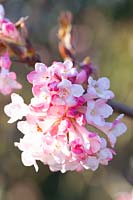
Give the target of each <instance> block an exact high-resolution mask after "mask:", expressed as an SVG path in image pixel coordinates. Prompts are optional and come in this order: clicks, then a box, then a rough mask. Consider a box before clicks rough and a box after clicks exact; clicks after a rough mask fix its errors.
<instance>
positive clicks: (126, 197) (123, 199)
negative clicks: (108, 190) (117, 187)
mask: <svg viewBox="0 0 133 200" xmlns="http://www.w3.org/2000/svg"><path fill="white" fill-rule="evenodd" d="M132 199H133V191H131V192H121V193H119V194H118V195H117V197H116V200H132Z"/></svg>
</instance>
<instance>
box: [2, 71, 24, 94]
mask: <svg viewBox="0 0 133 200" xmlns="http://www.w3.org/2000/svg"><path fill="white" fill-rule="evenodd" d="M21 87H22V86H21V84H20V83H18V82H17V81H16V74H15V72H9V71H8V70H6V69H4V68H2V69H1V72H0V92H1V93H2V94H4V95H7V94H10V93H11V92H12V91H13V90H14V89H21Z"/></svg>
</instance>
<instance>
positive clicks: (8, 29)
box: [0, 4, 22, 95]
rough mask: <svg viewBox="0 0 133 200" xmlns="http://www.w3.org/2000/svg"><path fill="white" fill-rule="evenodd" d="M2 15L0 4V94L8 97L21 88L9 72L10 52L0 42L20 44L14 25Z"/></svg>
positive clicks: (14, 75)
mask: <svg viewBox="0 0 133 200" xmlns="http://www.w3.org/2000/svg"><path fill="white" fill-rule="evenodd" d="M4 15H5V11H4V8H3V6H2V5H1V4H0V38H1V45H4V48H5V49H4V51H3V52H0V93H2V94H4V95H8V94H10V93H11V92H12V91H13V90H14V89H20V88H21V87H22V86H21V84H20V83H18V82H17V81H16V73H15V72H10V67H11V60H10V53H9V51H10V50H9V49H8V47H6V45H5V43H2V42H3V41H8V42H20V35H19V32H18V30H17V29H16V27H15V25H14V24H13V23H12V22H10V20H9V19H7V18H4Z"/></svg>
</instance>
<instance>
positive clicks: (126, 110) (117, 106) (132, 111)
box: [108, 100, 133, 118]
mask: <svg viewBox="0 0 133 200" xmlns="http://www.w3.org/2000/svg"><path fill="white" fill-rule="evenodd" d="M108 104H109V105H110V106H111V107H112V108H113V109H114V110H115V112H118V113H123V114H125V115H126V116H127V117H130V118H133V107H129V106H127V105H125V104H123V103H120V102H118V101H114V100H109V101H108Z"/></svg>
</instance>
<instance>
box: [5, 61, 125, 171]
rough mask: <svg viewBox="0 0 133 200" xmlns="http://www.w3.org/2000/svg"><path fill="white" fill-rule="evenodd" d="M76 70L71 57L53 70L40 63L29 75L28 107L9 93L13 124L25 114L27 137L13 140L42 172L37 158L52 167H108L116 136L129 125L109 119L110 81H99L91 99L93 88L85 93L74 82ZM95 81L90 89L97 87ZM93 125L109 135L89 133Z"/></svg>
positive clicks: (25, 160) (22, 123) (27, 160)
mask: <svg viewBox="0 0 133 200" xmlns="http://www.w3.org/2000/svg"><path fill="white" fill-rule="evenodd" d="M77 73H78V72H77V71H76V70H75V69H73V65H72V62H71V61H65V62H64V63H61V62H54V63H53V64H52V65H51V66H50V67H49V68H48V67H46V66H45V65H44V64H43V63H37V64H36V65H35V70H34V71H33V72H30V74H29V75H28V76H27V78H28V81H29V82H30V83H32V84H33V87H32V92H33V98H32V99H31V101H30V103H29V104H28V105H26V104H25V103H24V100H23V99H22V97H20V96H19V95H17V94H12V95H11V98H12V103H10V104H9V105H6V106H5V113H6V114H7V115H8V116H9V117H10V120H9V123H12V122H14V121H16V120H18V119H19V120H21V119H22V118H23V116H24V117H25V120H24V121H19V122H18V123H17V128H18V130H19V131H20V132H22V133H23V137H22V138H21V139H20V141H19V142H15V146H17V147H18V148H19V149H20V151H21V152H22V154H21V159H22V162H23V164H24V165H25V166H32V165H33V166H34V167H35V170H36V171H38V164H37V162H38V161H41V162H42V163H44V164H45V165H48V166H49V168H50V170H51V171H61V172H62V173H64V172H66V171H68V170H70V171H73V170H76V171H81V170H84V169H90V170H93V171H95V170H96V169H97V168H98V167H99V165H100V164H102V165H108V162H109V161H110V160H111V159H112V158H113V156H114V155H115V151H114V149H113V147H114V144H115V142H114V140H113V139H112V138H115V140H116V139H117V137H118V136H119V135H121V134H123V133H124V132H125V131H126V126H125V124H124V123H122V122H121V118H122V116H119V117H118V118H117V119H116V120H114V122H106V121H105V119H107V118H108V117H109V116H110V115H112V113H113V109H112V108H111V107H110V106H109V105H108V104H107V102H106V101H107V99H108V98H107V95H106V94H107V93H108V94H110V95H109V96H108V97H109V98H110V97H111V94H112V93H111V92H109V91H108V88H109V82H108V81H107V80H108V79H106V78H103V79H100V80H99V81H98V87H99V88H100V90H101V93H99V92H98V91H96V92H95V98H92V97H94V92H92V93H91V94H90V98H89V97H88V95H89V92H90V90H89V89H88V91H87V92H86V91H85V90H84V88H83V85H81V84H80V83H79V82H77V83H75V80H76V74H77ZM93 81H94V80H93ZM96 83H97V82H96ZM105 83H107V85H106V86H105ZM90 85H91V84H90ZM95 85H96V84H94V85H93V87H92V86H91V87H92V88H94V89H95ZM89 87H90V86H88V88H89ZM99 94H100V95H99ZM101 94H102V95H101ZM89 126H93V127H94V128H96V129H98V130H100V131H102V132H103V133H104V134H105V138H103V137H100V136H99V134H98V133H97V132H90V131H89ZM106 136H107V137H106ZM108 141H109V142H110V145H109V143H108Z"/></svg>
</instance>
